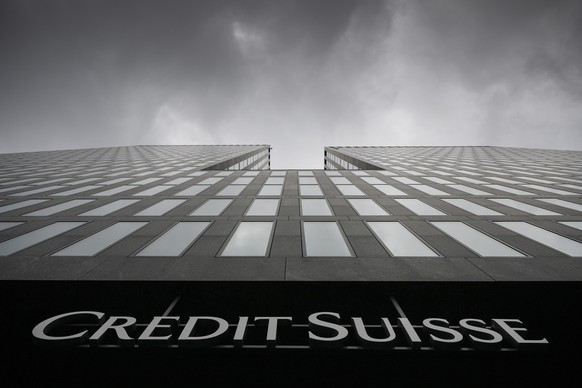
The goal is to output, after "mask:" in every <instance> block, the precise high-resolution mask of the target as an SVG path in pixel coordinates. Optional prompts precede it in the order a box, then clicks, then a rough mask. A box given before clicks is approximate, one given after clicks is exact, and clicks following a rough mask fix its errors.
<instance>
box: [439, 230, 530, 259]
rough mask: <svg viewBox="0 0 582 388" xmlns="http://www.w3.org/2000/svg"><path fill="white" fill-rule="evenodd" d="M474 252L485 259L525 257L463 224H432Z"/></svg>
mask: <svg viewBox="0 0 582 388" xmlns="http://www.w3.org/2000/svg"><path fill="white" fill-rule="evenodd" d="M431 224H432V225H434V226H436V227H437V228H439V229H440V230H442V231H443V232H444V233H446V234H448V235H449V236H451V237H452V238H454V239H455V240H457V241H458V242H460V243H461V244H463V245H464V246H466V247H467V248H469V249H471V250H472V251H473V252H475V253H477V254H478V255H480V256H483V257H524V255H523V254H521V253H519V252H518V251H516V250H514V249H512V248H510V247H509V246H507V245H505V244H503V243H501V242H499V241H497V240H495V239H494V238H492V237H489V236H488V235H486V234H484V233H481V232H480V231H478V230H476V229H473V228H472V227H470V226H469V225H467V224H464V223H462V222H431Z"/></svg>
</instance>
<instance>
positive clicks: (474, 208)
mask: <svg viewBox="0 0 582 388" xmlns="http://www.w3.org/2000/svg"><path fill="white" fill-rule="evenodd" d="M443 201H445V202H448V203H450V204H451V205H453V206H456V207H458V208H460V209H463V210H465V211H468V212H469V213H472V214H475V215H477V216H502V215H503V214H501V213H499V212H496V211H495V210H491V209H488V208H486V207H485V206H481V205H477V204H476V203H473V202H470V201H467V200H466V199H443Z"/></svg>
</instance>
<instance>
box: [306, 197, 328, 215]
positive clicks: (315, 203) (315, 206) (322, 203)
mask: <svg viewBox="0 0 582 388" xmlns="http://www.w3.org/2000/svg"><path fill="white" fill-rule="evenodd" d="M301 215H304V216H333V213H332V211H331V209H330V208H329V205H328V203H327V201H326V200H325V199H301Z"/></svg>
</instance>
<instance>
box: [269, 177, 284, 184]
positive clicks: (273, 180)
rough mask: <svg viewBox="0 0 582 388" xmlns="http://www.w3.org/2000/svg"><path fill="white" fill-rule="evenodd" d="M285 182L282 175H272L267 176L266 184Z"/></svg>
mask: <svg viewBox="0 0 582 388" xmlns="http://www.w3.org/2000/svg"><path fill="white" fill-rule="evenodd" d="M284 182H285V178H282V177H270V178H267V181H266V182H265V184H266V185H282V184H283V183H284Z"/></svg>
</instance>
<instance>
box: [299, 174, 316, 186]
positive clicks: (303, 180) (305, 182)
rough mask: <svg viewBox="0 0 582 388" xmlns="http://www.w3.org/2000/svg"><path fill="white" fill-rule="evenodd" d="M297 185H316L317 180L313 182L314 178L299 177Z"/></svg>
mask: <svg viewBox="0 0 582 388" xmlns="http://www.w3.org/2000/svg"><path fill="white" fill-rule="evenodd" d="M299 184H300V185H316V184H317V180H315V177H305V176H300V177H299Z"/></svg>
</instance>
